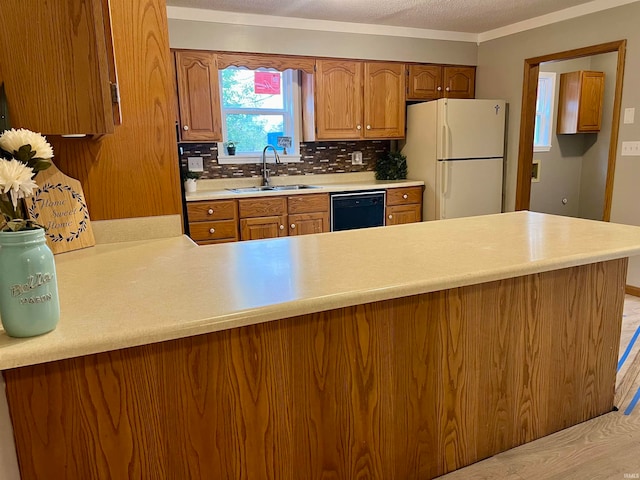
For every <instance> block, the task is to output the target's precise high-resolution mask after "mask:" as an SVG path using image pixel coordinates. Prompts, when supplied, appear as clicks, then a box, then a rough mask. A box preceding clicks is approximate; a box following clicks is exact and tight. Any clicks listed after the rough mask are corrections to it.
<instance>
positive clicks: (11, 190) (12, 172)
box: [0, 160, 38, 208]
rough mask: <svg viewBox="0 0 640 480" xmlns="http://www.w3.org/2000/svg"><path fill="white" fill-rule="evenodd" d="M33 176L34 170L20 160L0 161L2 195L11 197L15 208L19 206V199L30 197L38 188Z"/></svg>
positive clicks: (0, 190) (0, 191)
mask: <svg viewBox="0 0 640 480" xmlns="http://www.w3.org/2000/svg"><path fill="white" fill-rule="evenodd" d="M32 176H33V168H31V167H27V166H26V165H25V164H24V163H22V162H20V161H18V160H0V193H6V194H8V195H9V197H11V202H12V203H13V208H16V206H17V205H18V199H19V198H27V197H30V196H31V195H33V191H34V190H35V189H37V188H38V185H37V184H36V183H35V182H34V181H33V179H32V178H31V177H32Z"/></svg>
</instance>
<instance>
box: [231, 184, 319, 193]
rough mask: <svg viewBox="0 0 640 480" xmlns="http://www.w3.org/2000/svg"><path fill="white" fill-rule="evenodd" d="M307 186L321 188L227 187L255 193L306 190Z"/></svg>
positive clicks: (236, 191)
mask: <svg viewBox="0 0 640 480" xmlns="http://www.w3.org/2000/svg"><path fill="white" fill-rule="evenodd" d="M309 188H322V187H319V186H317V185H273V186H268V187H266V186H261V187H245V188H228V189H227V190H230V191H232V192H234V193H255V192H273V191H275V192H279V191H286V190H306V189H309Z"/></svg>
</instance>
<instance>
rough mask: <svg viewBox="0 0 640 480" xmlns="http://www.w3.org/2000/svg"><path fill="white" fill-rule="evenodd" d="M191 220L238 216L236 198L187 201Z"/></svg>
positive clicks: (229, 218)
mask: <svg viewBox="0 0 640 480" xmlns="http://www.w3.org/2000/svg"><path fill="white" fill-rule="evenodd" d="M187 215H188V217H189V222H201V221H208V220H232V219H234V218H236V201H235V200H217V201H212V202H189V203H187Z"/></svg>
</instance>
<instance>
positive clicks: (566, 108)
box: [557, 70, 604, 135]
mask: <svg viewBox="0 0 640 480" xmlns="http://www.w3.org/2000/svg"><path fill="white" fill-rule="evenodd" d="M603 99H604V73H603V72H592V71H584V70H583V71H577V72H569V73H563V74H562V75H560V98H559V100H558V126H557V133H558V134H560V135H562V134H573V133H590V132H599V131H600V126H601V124H602V103H603Z"/></svg>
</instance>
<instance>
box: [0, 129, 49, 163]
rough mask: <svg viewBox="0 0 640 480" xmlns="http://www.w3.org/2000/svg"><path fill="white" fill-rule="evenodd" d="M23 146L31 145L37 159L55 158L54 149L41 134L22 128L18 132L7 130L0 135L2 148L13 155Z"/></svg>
mask: <svg viewBox="0 0 640 480" xmlns="http://www.w3.org/2000/svg"><path fill="white" fill-rule="evenodd" d="M23 145H31V151H34V152H36V155H35V158H45V159H46V158H51V157H53V148H51V145H49V142H47V139H46V138H44V137H43V136H42V135H40V134H39V133H35V132H32V131H31V130H27V129H26V128H20V129H18V130H16V129H15V128H12V129H11V130H5V132H4V133H3V134H2V135H0V148H2V149H3V150H5V151H7V152H9V153H11V154H13V152H15V151H18V150H19V149H20V147H22V146H23Z"/></svg>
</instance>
